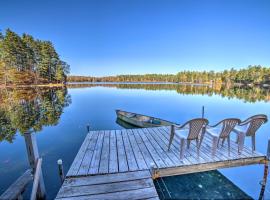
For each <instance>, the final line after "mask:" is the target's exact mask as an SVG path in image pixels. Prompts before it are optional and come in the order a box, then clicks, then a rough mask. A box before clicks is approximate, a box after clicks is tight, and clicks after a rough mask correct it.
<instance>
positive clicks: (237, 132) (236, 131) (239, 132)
mask: <svg viewBox="0 0 270 200" xmlns="http://www.w3.org/2000/svg"><path fill="white" fill-rule="evenodd" d="M232 132H235V133H236V134H241V133H242V131H239V130H237V129H235V128H234V129H233V130H232Z"/></svg>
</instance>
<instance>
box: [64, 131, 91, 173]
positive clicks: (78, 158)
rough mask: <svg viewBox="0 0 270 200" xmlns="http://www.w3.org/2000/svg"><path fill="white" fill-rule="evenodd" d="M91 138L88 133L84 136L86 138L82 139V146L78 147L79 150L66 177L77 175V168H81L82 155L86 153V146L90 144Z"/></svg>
mask: <svg viewBox="0 0 270 200" xmlns="http://www.w3.org/2000/svg"><path fill="white" fill-rule="evenodd" d="M91 136H92V134H90V133H88V134H87V135H86V137H85V139H84V141H83V143H82V146H81V147H80V149H79V151H78V153H77V155H76V157H75V159H74V161H73V163H72V164H71V167H70V168H69V170H68V173H67V177H68V176H76V175H77V173H78V171H79V168H80V166H81V163H82V160H83V157H84V154H85V152H86V149H87V146H88V144H89V142H90V139H91Z"/></svg>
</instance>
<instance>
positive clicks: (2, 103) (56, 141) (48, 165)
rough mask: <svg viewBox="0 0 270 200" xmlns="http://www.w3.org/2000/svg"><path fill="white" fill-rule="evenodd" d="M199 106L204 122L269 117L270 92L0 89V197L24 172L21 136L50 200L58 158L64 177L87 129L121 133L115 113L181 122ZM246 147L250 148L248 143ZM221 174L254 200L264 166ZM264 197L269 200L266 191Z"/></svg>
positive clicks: (261, 144)
mask: <svg viewBox="0 0 270 200" xmlns="http://www.w3.org/2000/svg"><path fill="white" fill-rule="evenodd" d="M202 106H205V117H206V118H207V119H208V120H209V121H210V124H215V123H217V122H218V121H220V120H222V119H224V118H228V117H237V118H240V119H241V120H244V119H246V118H247V117H249V116H251V115H254V114H259V113H262V114H266V115H268V116H269V113H270V90H269V89H261V88H240V87H231V88H226V87H224V86H215V87H210V86H205V85H181V84H158V83H156V84H147V83H144V84H135V83H134V84H115V83H110V84H108V83H106V84H105V83H99V84H93V83H91V84H89V83H85V84H70V85H67V88H65V87H62V88H17V89H14V88H8V89H0V194H1V193H2V192H3V191H5V189H7V188H8V186H9V185H10V184H12V183H13V181H15V180H16V179H17V178H18V177H19V176H20V175H21V174H22V173H23V172H24V171H25V170H26V169H27V168H29V164H28V159H27V152H26V148H25V141H24V137H23V133H25V132H26V131H34V132H36V133H35V134H36V138H37V144H38V148H39V153H40V155H41V156H42V158H43V163H42V168H43V175H44V180H45V185H46V190H47V196H48V199H52V198H54V197H55V195H56V194H57V192H58V190H59V188H60V185H61V183H60V179H59V176H58V168H57V160H58V159H59V158H61V159H62V160H63V163H64V170H65V172H67V171H68V169H69V167H70V165H71V163H72V161H73V159H74V157H75V155H76V153H77V151H78V149H79V147H80V145H81V143H82V141H83V140H84V138H85V136H86V134H87V131H86V125H87V124H90V126H91V129H92V130H104V129H123V127H121V126H120V125H119V124H118V123H117V122H116V114H115V109H123V110H127V111H132V112H137V113H143V114H146V115H151V116H156V117H158V118H163V119H166V120H169V121H174V122H177V123H181V124H182V123H184V122H186V121H187V120H189V119H191V118H196V117H201V110H202ZM269 130H270V123H267V124H265V125H263V126H262V127H261V128H260V129H259V131H258V132H257V137H256V147H257V150H258V151H260V152H262V153H265V152H266V148H267V141H268V139H269V134H270V131H269ZM246 145H249V146H250V138H248V139H247V140H246ZM219 172H221V174H223V175H224V176H226V177H227V178H228V179H229V180H230V181H232V182H233V183H234V184H235V185H237V186H238V187H239V188H240V189H241V190H243V191H244V192H245V193H246V194H247V195H249V196H251V197H252V198H255V199H257V198H258V197H259V192H260V187H261V186H260V184H259V182H260V181H261V180H262V178H263V166H262V165H261V166H259V165H253V166H245V167H237V168H231V169H222V170H219ZM213 176H215V175H213ZM194 180H195V179H194ZM208 180H209V179H208ZM29 188H30V187H29ZM268 189H269V190H270V187H268V185H267V190H268ZM28 194H29V189H28V190H27V192H26V195H28ZM265 194H266V196H268V197H270V195H269V193H268V191H266V192H265Z"/></svg>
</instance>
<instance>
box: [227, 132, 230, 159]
mask: <svg viewBox="0 0 270 200" xmlns="http://www.w3.org/2000/svg"><path fill="white" fill-rule="evenodd" d="M227 141H228V155H229V156H230V153H231V139H230V136H228V137H227Z"/></svg>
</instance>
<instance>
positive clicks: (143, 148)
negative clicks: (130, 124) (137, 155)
mask: <svg viewBox="0 0 270 200" xmlns="http://www.w3.org/2000/svg"><path fill="white" fill-rule="evenodd" d="M131 136H134V139H135V140H134V141H136V143H137V144H138V147H139V148H140V151H141V152H142V155H143V157H144V160H145V162H146V165H147V166H148V169H150V168H151V163H154V164H155V165H156V166H157V163H156V162H155V160H154V159H153V157H152V156H151V154H150V153H149V151H148V149H147V148H146V146H145V144H144V142H143V141H142V139H141V137H140V136H139V134H138V132H137V129H133V130H132V134H131Z"/></svg>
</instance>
